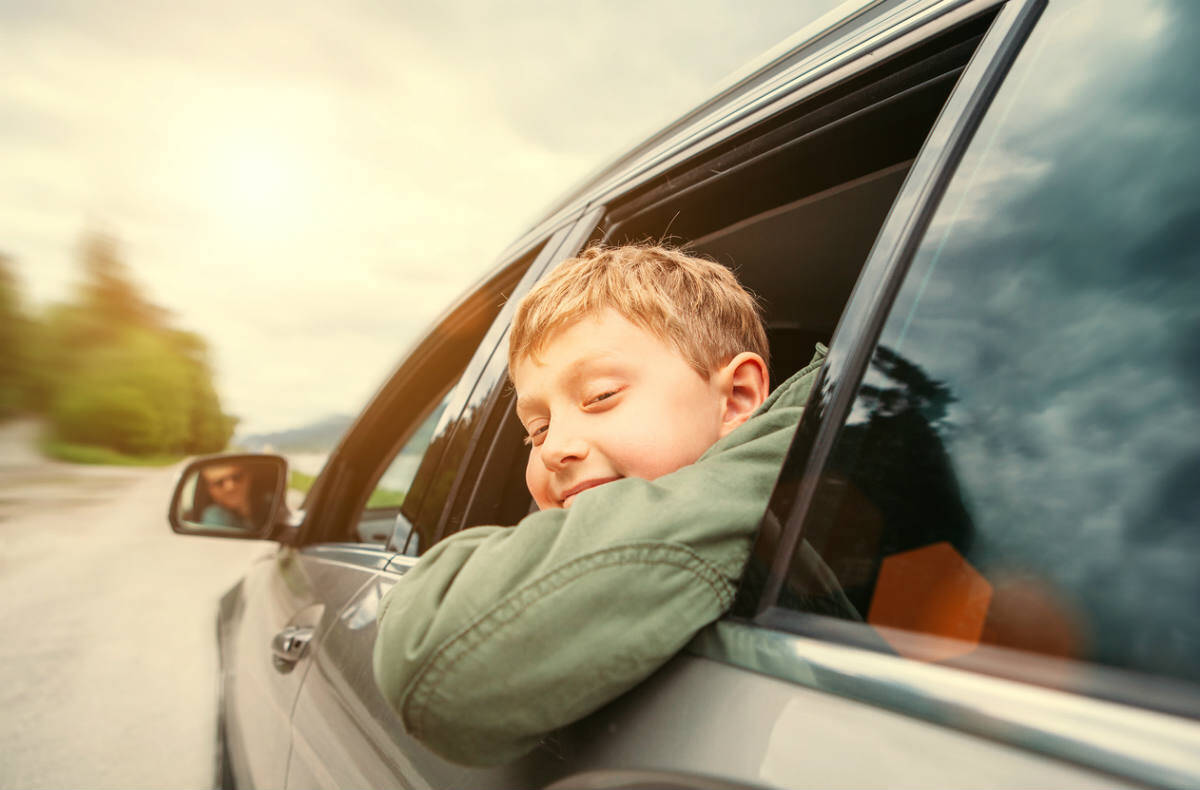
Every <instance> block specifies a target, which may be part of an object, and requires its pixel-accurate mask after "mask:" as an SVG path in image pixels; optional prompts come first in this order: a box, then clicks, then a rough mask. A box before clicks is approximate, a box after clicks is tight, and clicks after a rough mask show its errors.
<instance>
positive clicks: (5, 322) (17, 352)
mask: <svg viewBox="0 0 1200 790" xmlns="http://www.w3.org/2000/svg"><path fill="white" fill-rule="evenodd" d="M32 334H33V322H32V321H30V320H29V318H28V316H27V315H26V314H25V310H24V308H23V306H22V304H21V293H20V289H19V288H18V285H17V279H16V276H15V275H14V274H13V272H12V259H11V258H9V257H8V256H6V255H3V254H0V419H3V418H4V417H8V416H11V415H12V414H14V413H15V412H18V411H20V410H22V409H24V408H26V407H27V406H28V400H29V391H28V387H27V382H28V378H29V376H30V373H31V362H32V361H31V359H30V351H31V348H30V345H31V340H32Z"/></svg>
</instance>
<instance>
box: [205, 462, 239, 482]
mask: <svg viewBox="0 0 1200 790" xmlns="http://www.w3.org/2000/svg"><path fill="white" fill-rule="evenodd" d="M237 469H238V468H237V467H236V466H233V465H232V464H231V465H227V466H206V467H205V468H203V469H201V470H200V473H201V474H202V475H204V479H205V480H216V479H217V478H218V477H224V476H225V475H227V474H229V473H231V472H236V471H237Z"/></svg>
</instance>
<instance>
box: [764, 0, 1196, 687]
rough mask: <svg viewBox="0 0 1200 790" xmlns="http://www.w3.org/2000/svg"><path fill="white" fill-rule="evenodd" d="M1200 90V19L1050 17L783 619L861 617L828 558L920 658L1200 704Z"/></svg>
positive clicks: (905, 310)
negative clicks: (1014, 653)
mask: <svg viewBox="0 0 1200 790" xmlns="http://www.w3.org/2000/svg"><path fill="white" fill-rule="evenodd" d="M1197 73H1200V5H1198V4H1195V3H1192V2H1185V1H1184V0H1180V1H1179V2H1153V3H1131V4H1126V5H1118V6H1106V11H1105V13H1104V14H1096V13H1094V8H1091V7H1089V4H1088V3H1086V2H1075V3H1053V4H1051V5H1050V7H1049V8H1048V10H1047V11H1046V12H1045V13H1044V16H1043V18H1042V19H1041V20H1040V21H1039V22H1038V25H1037V27H1036V28H1035V29H1034V31H1033V34H1032V35H1031V38H1030V40H1029V41H1028V42H1026V44H1025V46H1024V48H1023V50H1022V53H1021V55H1020V57H1019V58H1018V60H1017V62H1016V64H1015V66H1014V67H1013V70H1012V72H1011V73H1010V74H1009V75H1008V77H1007V79H1006V81H1005V83H1004V86H1003V88H1002V89H1001V91H1000V93H999V94H998V96H997V97H996V99H995V100H994V102H993V103H992V106H991V107H990V109H989V110H988V112H987V115H986V117H985V118H984V121H983V123H982V125H981V127H980V128H979V130H978V132H977V133H976V135H975V137H974V141H973V143H972V144H971V147H970V149H969V150H968V152H967V154H966V156H965V158H964V159H963V161H962V163H961V165H960V166H959V168H958V170H957V172H956V175H955V177H954V179H953V181H952V182H951V184H950V186H949V189H948V191H947V193H946V195H945V196H944V198H943V199H942V201H941V204H940V207H939V208H938V210H937V212H936V214H935V216H934V219H933V221H932V224H931V226H930V228H929V230H928V232H927V234H926V236H925V239H924V241H923V243H922V245H921V246H920V248H919V249H918V251H917V253H916V256H915V258H914V260H913V263H912V266H911V269H910V271H909V273H908V276H907V279H906V281H905V283H904V285H903V288H902V289H901V292H900V293H899V295H898V297H897V301H896V303H895V305H894V308H893V310H892V313H891V316H890V318H889V319H888V321H887V324H886V326H885V328H884V330H883V333H882V336H881V338H880V341H879V345H878V347H877V349H876V351H875V354H874V357H873V359H872V360H871V364H870V368H869V370H868V372H867V374H866V376H865V378H864V380H863V382H862V384H861V387H860V389H859V392H858V395H857V400H856V401H855V403H854V406H853V410H852V413H851V415H850V417H849V419H848V421H847V423H846V425H845V427H844V429H843V431H842V433H841V436H840V437H839V439H838V442H837V444H836V446H835V448H834V450H833V455H832V457H831V461H830V464H829V465H828V466H827V468H826V469H825V471H824V473H823V477H822V482H821V484H820V487H819V489H818V494H817V499H816V501H815V507H814V510H813V512H812V514H810V516H809V518H808V520H807V522H806V524H805V525H804V532H803V537H804V538H805V540H804V541H803V542H802V544H801V553H800V554H798V555H797V561H796V563H795V566H794V568H793V574H794V577H795V578H796V579H799V580H800V581H799V582H798V583H793V584H792V585H791V586H790V588H789V589H787V590H786V591H785V593H784V595H783V597H782V599H781V601H780V602H781V603H782V604H784V605H789V606H792V607H795V608H802V609H807V610H809V611H824V612H827V613H829V612H837V611H839V601H837V600H834V599H833V598H834V596H832V594H831V593H830V592H829V590H828V589H820V587H819V585H813V584H811V583H810V584H807V585H806V584H805V583H804V581H803V580H804V579H806V578H807V579H811V578H812V577H813V570H812V569H813V567H814V566H813V562H814V555H819V558H820V559H818V560H816V563H817V566H820V565H821V563H823V564H824V565H826V566H828V568H829V569H832V571H833V573H834V575H835V576H836V578H837V586H840V588H841V591H842V592H844V593H845V594H846V599H847V600H848V601H849V603H850V604H851V605H852V608H853V611H850V612H845V614H846V616H847V617H851V618H853V617H854V616H855V615H856V614H857V615H858V616H861V617H862V618H863V619H865V620H867V621H868V622H869V623H870V624H871V625H873V626H876V627H877V630H878V633H880V634H881V635H883V636H884V639H885V641H886V642H887V644H888V646H889V648H890V649H893V650H896V651H898V652H900V653H901V654H908V655H918V656H920V657H923V658H929V659H934V660H946V661H956V660H962V661H963V662H964V663H970V653H971V652H972V651H974V650H975V648H976V645H977V644H979V643H984V644H990V645H1000V646H1004V647H1009V648H1017V649H1020V650H1024V651H1031V652H1034V653H1041V654H1047V655H1052V656H1058V657H1063V658H1070V659H1086V660H1088V661H1092V662H1096V663H1099V664H1105V665H1110V666H1116V667H1122V668H1134V669H1137V670H1141V671H1145V672H1149V673H1154V674H1159V675H1165V676H1172V677H1175V678H1187V679H1189V680H1192V681H1198V680H1200V606H1198V604H1197V602H1200V573H1197V567H1200V485H1198V483H1197V481H1200V268H1198V263H1200V136H1198V135H1197V134H1196V129H1197V128H1200V80H1197V79H1196V78H1195V75H1196V74H1197ZM814 550H815V552H814ZM889 629H896V630H895V631H893V630H889ZM906 632H907V633H911V632H920V633H924V634H930V635H935V636H938V637H947V638H948V639H942V640H925V641H924V643H922V644H916V643H913V642H912V641H911V640H908V639H907V638H906V637H905V633H906ZM918 641H920V640H918ZM935 643H937V644H935ZM1082 672H1083V670H1080V673H1082Z"/></svg>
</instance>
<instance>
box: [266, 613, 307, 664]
mask: <svg viewBox="0 0 1200 790" xmlns="http://www.w3.org/2000/svg"><path fill="white" fill-rule="evenodd" d="M312 638H313V629H312V626H308V625H289V626H288V627H287V628H285V629H283V630H282V631H280V632H279V633H277V634H275V638H274V639H272V640H271V653H272V654H273V656H272V659H273V663H274V664H275V669H277V670H279V671H280V672H282V673H284V674H287V673H288V672H291V671H292V670H293V669H295V668H296V662H297V661H299V660H300V659H301V658H303V657H304V653H305V652H306V651H307V650H308V643H309V642H311V641H312Z"/></svg>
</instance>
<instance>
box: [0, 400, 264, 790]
mask: <svg viewBox="0 0 1200 790" xmlns="http://www.w3.org/2000/svg"><path fill="white" fill-rule="evenodd" d="M36 430H37V426H36V425H35V424H34V423H31V422H16V423H5V424H0V634H3V639H2V640H0V787H6V788H7V787H23V788H40V787H129V788H141V787H154V788H176V787H181V788H197V787H211V786H212V785H213V779H214V774H213V764H214V750H213V736H214V731H215V721H216V689H217V681H216V679H217V656H216V639H215V619H214V618H215V614H216V606H217V600H218V599H219V598H220V596H221V594H222V593H223V592H224V591H225V590H227V589H228V588H229V587H230V586H232V585H233V584H234V583H235V582H236V581H237V579H238V578H239V577H240V576H241V575H242V573H243V571H244V569H245V567H246V566H247V565H248V564H249V563H250V562H251V560H252V559H253V558H254V557H256V556H260V555H262V554H263V553H264V552H266V551H269V550H271V548H272V547H273V544H268V543H261V542H257V541H243V540H220V539H214V538H194V537H182V536H178V535H175V534H174V533H172V532H171V530H170V527H169V526H168V525H167V522H166V517H165V513H166V507H167V500H168V498H169V496H170V492H171V487H172V485H173V484H174V479H175V476H176V474H177V473H178V471H179V467H172V468H154V469H129V468H118V467H85V466H75V465H71V464H63V463H57V462H51V461H47V460H45V459H42V458H41V457H39V456H38V455H37V453H36V452H34V450H33V447H32V440H33V437H34V436H35V434H36Z"/></svg>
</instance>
